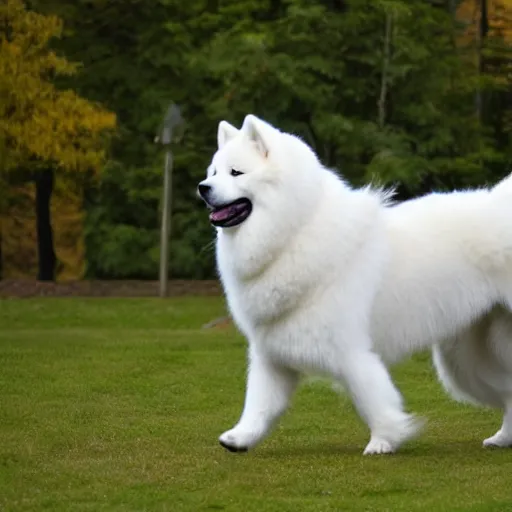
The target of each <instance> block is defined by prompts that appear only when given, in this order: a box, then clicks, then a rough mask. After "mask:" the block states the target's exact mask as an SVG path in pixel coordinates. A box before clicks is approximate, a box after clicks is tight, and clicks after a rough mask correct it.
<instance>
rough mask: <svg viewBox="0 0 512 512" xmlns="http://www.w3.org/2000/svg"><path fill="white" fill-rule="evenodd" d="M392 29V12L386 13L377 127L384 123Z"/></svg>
mask: <svg viewBox="0 0 512 512" xmlns="http://www.w3.org/2000/svg"><path fill="white" fill-rule="evenodd" d="M392 31H393V14H392V13H390V12H387V13H386V29H385V32H384V48H383V50H382V75H381V81H380V95H379V100H378V102H377V106H378V108H379V118H378V123H379V127H380V128H383V127H384V125H385V124H386V97H387V94H388V80H389V76H388V74H389V65H390V61H391V38H392Z"/></svg>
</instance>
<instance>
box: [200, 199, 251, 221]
mask: <svg viewBox="0 0 512 512" xmlns="http://www.w3.org/2000/svg"><path fill="white" fill-rule="evenodd" d="M235 204H245V205H247V206H248V208H247V210H245V211H244V212H242V213H241V214H239V215H237V216H235V217H232V218H230V219H227V220H225V221H222V222H215V221H212V220H211V219H210V222H211V224H212V225H213V226H215V227H219V228H231V227H234V226H238V224H241V223H242V222H244V221H245V220H246V219H247V217H249V215H250V214H251V213H252V202H251V200H250V199H248V198H247V197H241V198H239V199H236V200H235V201H231V202H230V203H223V204H217V205H212V204H210V203H206V206H207V207H208V209H209V210H210V212H215V211H217V210H222V209H223V208H227V207H228V206H233V205H235Z"/></svg>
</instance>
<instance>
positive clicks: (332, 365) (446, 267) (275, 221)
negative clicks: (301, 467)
mask: <svg viewBox="0 0 512 512" xmlns="http://www.w3.org/2000/svg"><path fill="white" fill-rule="evenodd" d="M218 145H219V149H218V151H217V152H216V154H215V155H214V157H213V160H212V163H211V165H210V167H209V169H208V177H207V179H206V180H205V181H204V182H203V183H204V184H207V185H209V186H211V200H210V201H209V202H211V203H212V204H223V203H228V202H231V201H233V200H236V199H238V198H241V197H246V198H248V199H250V200H251V201H252V204H253V211H252V214H251V215H250V216H249V217H248V218H247V220H245V222H243V223H242V224H240V225H238V226H236V227H233V228H225V229H222V228H219V229H218V230H217V262H218V268H219V271H220V276H221V279H222V282H223V285H224V288H225V292H226V296H227V301H228V304H229V308H230V310H231V313H232V315H233V318H234V319H235V321H236V323H237V325H238V326H239V328H240V330H241V331H242V332H243V333H244V334H245V336H246V337H247V339H248V341H249V373H248V382H247V392H246V399H245V407H244V409H243V413H242V416H241V418H240V420H239V422H238V423H237V424H236V426H235V427H234V428H232V429H231V430H229V431H227V432H225V433H224V434H222V436H221V437H220V442H221V444H223V445H224V446H225V447H226V448H228V449H230V450H233V451H238V450H245V449H249V448H252V447H253V446H255V445H256V444H257V443H259V442H260V441H261V440H262V439H263V438H264V437H265V436H266V435H267V434H268V433H269V431H270V430H271V427H272V426H273V425H274V424H275V422H276V420H277V419H278V418H279V417H280V415H281V414H282V413H283V412H284V411H285V409H286V408H287V406H288V403H289V401H290V397H291V396H292V394H293V392H294V390H295V388H296V386H297V383H298V381H299V379H300V376H301V375H304V374H311V373H317V374H321V375H328V376H330V377H332V378H333V379H335V380H337V381H340V382H342V383H343V385H344V387H345V388H346V389H347V390H348V392H349V393H350V395H351V397H352V399H353V401H354V404H355V406H356V408H357V410H358V412H359V414H360V416H361V417H362V418H363V419H364V421H365V422H366V423H367V425H368V427H369V428H370V431H371V438H370V441H369V444H368V445H367V447H366V449H365V451H364V453H366V454H373V453H389V452H393V451H395V450H396V449H397V448H398V447H399V446H400V444H401V443H403V442H404V441H405V440H407V439H409V438H411V437H412V436H414V435H415V434H416V433H417V431H418V429H419V426H420V422H419V421H418V420H416V419H414V417H413V416H412V415H409V414H407V413H406V412H404V410H403V406H402V398H401V396H400V394H399V392H398V391H397V389H396V388H395V386H394V384H393V382H392V380H391V378H390V375H389V373H388V370H387V367H386V365H387V364H390V363H394V362H396V361H398V360H399V359H401V358H403V357H405V356H407V355H409V354H411V353H413V352H415V351H419V350H422V349H425V348H428V347H433V352H434V363H435V366H436V368H437V371H438V374H439V377H440V380H441V381H442V383H443V384H444V386H445V387H446V389H447V390H448V391H449V392H450V393H451V394H452V395H453V396H454V397H455V398H457V399H461V400H470V401H473V402H478V403H481V404H485V405H489V406H494V407H500V408H503V409H504V412H505V414H504V420H503V425H502V427H501V429H500V430H499V431H498V432H497V433H496V434H495V435H494V436H492V437H490V438H489V439H486V440H485V441H484V445H494V446H507V445H511V444H512V176H510V177H508V178H507V179H505V180H504V181H502V182H501V183H500V184H498V185H497V186H495V187H494V188H491V189H483V190H475V191H464V192H454V193H446V194H437V193H436V194H430V195H427V196H425V197H422V198H420V199H416V200H412V201H408V202H405V203H403V204H400V205H391V204H389V201H388V197H387V196H386V194H385V193H383V192H382V191H376V190H372V189H371V188H364V189H361V190H355V189H353V188H350V187H349V186H348V185H347V184H345V183H344V182H343V181H342V180H341V179H340V178H339V177H338V176H336V175H335V174H334V173H332V172H330V171H329V170H327V169H325V168H324V167H323V166H322V165H321V164H320V162H319V161H318V159H317V157H316V156H315V154H314V153H313V151H312V150H311V149H310V148H309V147H308V146H307V145H306V144H304V143H303V142H302V141H301V140H299V139H298V138H296V137H294V136H293V135H290V134H286V133H283V132H281V131H279V130H278V129H276V128H275V127H273V126H271V125H269V124H268V123H266V122H264V121H263V120H261V119H258V118H257V117H255V116H252V115H249V116H247V117H246V119H245V121H244V123H243V126H242V128H241V130H238V129H236V128H235V127H233V126H231V125H229V124H228V123H227V122H225V121H222V122H221V123H220V125H219V130H218ZM232 168H235V169H237V170H238V171H241V172H243V173H244V174H243V175H241V176H237V177H233V176H231V175H230V170H231V169H232Z"/></svg>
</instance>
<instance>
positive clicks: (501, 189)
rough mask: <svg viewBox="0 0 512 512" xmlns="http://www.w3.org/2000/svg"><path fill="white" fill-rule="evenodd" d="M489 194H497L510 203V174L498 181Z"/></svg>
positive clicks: (511, 198) (511, 181)
mask: <svg viewBox="0 0 512 512" xmlns="http://www.w3.org/2000/svg"><path fill="white" fill-rule="evenodd" d="M491 193H492V194H493V195H494V194H498V195H499V196H500V197H508V198H510V200H511V201H512V174H509V175H508V176H507V177H506V178H505V179H504V180H502V181H500V182H499V183H498V184H497V185H496V186H495V187H494V188H493V189H492V190H491Z"/></svg>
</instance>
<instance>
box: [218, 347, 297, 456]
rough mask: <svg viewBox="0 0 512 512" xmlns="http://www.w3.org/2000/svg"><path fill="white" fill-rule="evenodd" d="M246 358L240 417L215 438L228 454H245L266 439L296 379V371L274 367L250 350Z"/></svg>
mask: <svg viewBox="0 0 512 512" xmlns="http://www.w3.org/2000/svg"><path fill="white" fill-rule="evenodd" d="M249 359H250V360H249V374H248V378H247V391H246V396H245V406H244V410H243V413H242V416H241V418H240V420H239V422H238V423H237V424H236V425H235V426H234V427H233V428H232V429H231V430H228V431H227V432H224V434H222V435H221V436H220V438H219V442H220V444H221V445H222V446H223V447H224V448H226V449H227V450H229V451H232V452H245V451H247V450H248V449H249V448H252V447H253V446H255V445H256V444H258V443H259V442H260V441H262V440H263V439H264V438H265V437H266V435H267V434H268V433H269V432H270V430H271V428H272V426H273V425H274V424H275V422H276V421H277V420H278V418H279V417H280V416H281V415H282V414H283V413H284V411H285V410H286V408H287V407H288V404H289V402H290V398H291V396H292V394H293V392H294V391H295V389H296V387H297V383H298V380H299V376H298V374H297V373H296V372H294V371H293V370H290V369H288V368H285V367H283V366H281V365H279V364H276V363H275V362H274V361H271V360H270V359H269V357H268V356H267V355H265V354H262V353H261V352H260V351H259V350H257V349H255V348H254V347H252V348H251V349H250V351H249Z"/></svg>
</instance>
